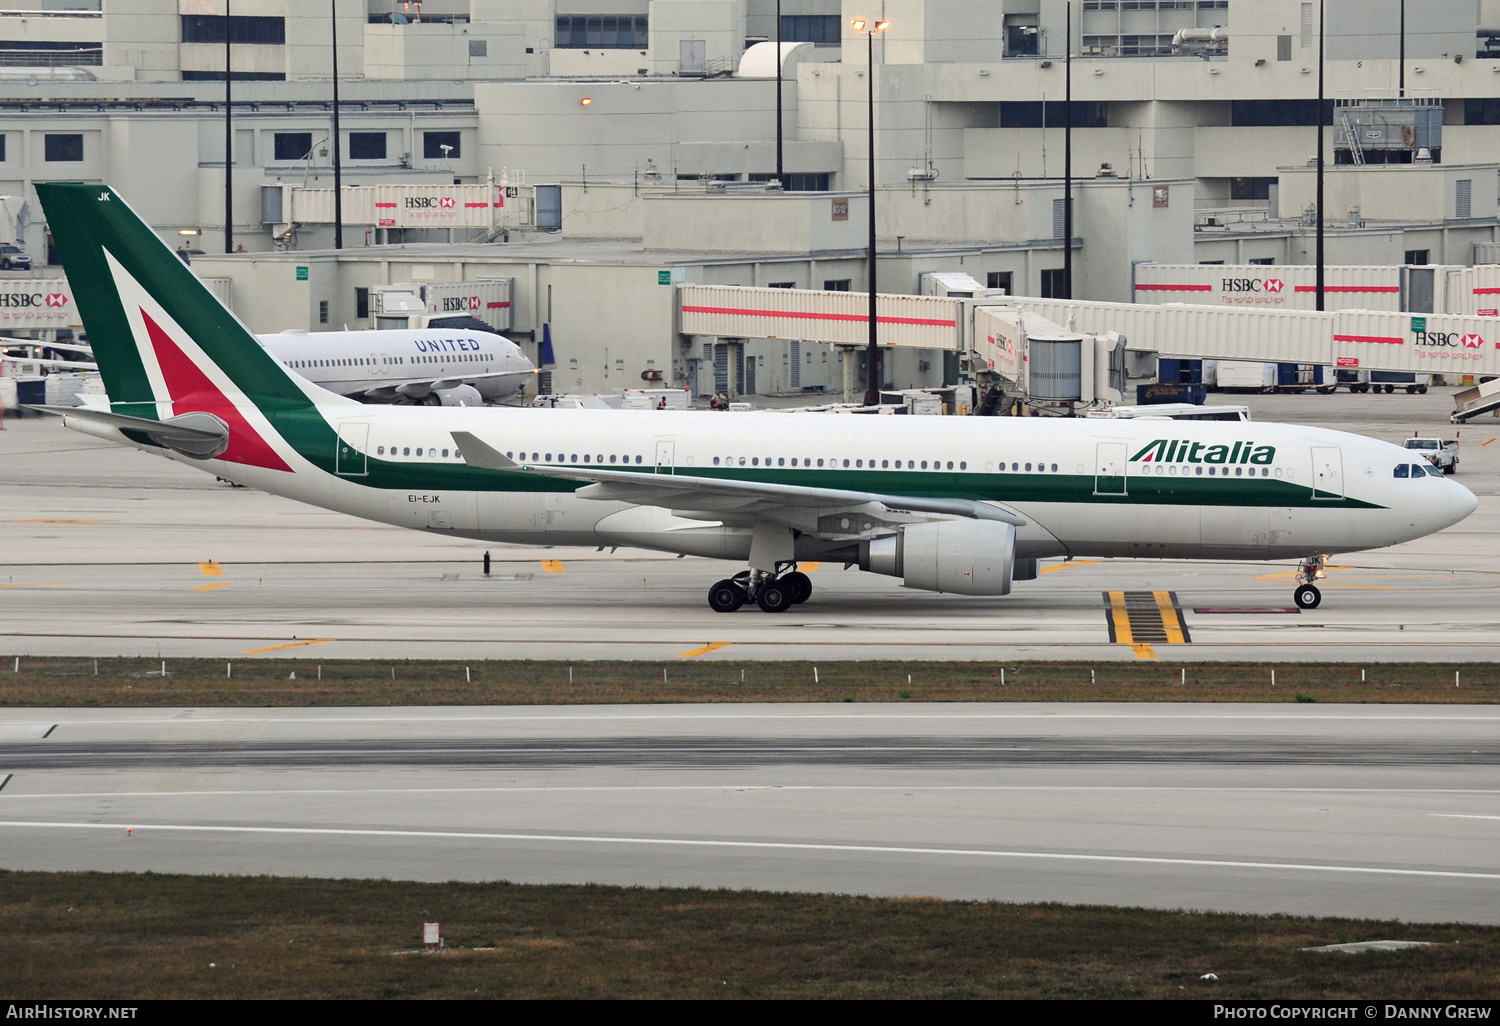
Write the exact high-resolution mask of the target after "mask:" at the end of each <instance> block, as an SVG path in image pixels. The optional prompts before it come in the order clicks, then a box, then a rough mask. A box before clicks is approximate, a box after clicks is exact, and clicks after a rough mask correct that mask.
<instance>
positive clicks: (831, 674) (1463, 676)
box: [0, 657, 1500, 708]
mask: <svg viewBox="0 0 1500 1026" xmlns="http://www.w3.org/2000/svg"><path fill="white" fill-rule="evenodd" d="M14 665H15V664H14V662H13V661H11V660H6V661H5V662H4V663H3V664H0V706H12V707H16V706H29V707H65V706H66V707H117V708H135V707H161V706H297V707H306V706H320V705H327V706H340V705H578V704H590V703H641V702H1308V701H1314V702H1354V703H1366V702H1427V703H1494V702H1497V701H1500V664H1496V663H1465V664H1457V663H1452V664H1450V663H1373V664H1371V665H1370V666H1368V667H1363V668H1362V667H1359V666H1354V665H1349V664H1337V663H1301V664H1296V663H1286V664H1280V665H1276V664H1265V663H1173V662H1171V661H1170V660H1169V659H1160V660H1153V661H1139V662H1107V663H1088V662H1034V663H1020V664H1017V663H1008V664H1002V663H993V664H991V663H948V662H945V663H903V662H837V663H826V664H819V665H818V666H817V667H816V668H815V667H814V666H813V664H811V663H801V662H766V663H748V662H747V663H740V662H728V661H718V662H702V661H688V660H679V661H677V662H672V663H665V664H663V663H647V662H575V663H571V664H570V663H566V662H543V661H533V660H514V661H490V662H479V661H476V662H470V663H467V664H466V663H463V662H459V661H437V660H411V661H397V662H386V661H362V660H339V661H329V662H323V663H319V662H318V661H317V659H316V658H315V657H305V658H301V659H258V660H253V661H252V660H246V661H244V662H235V663H233V665H232V667H230V668H229V669H230V670H231V672H232V673H233V676H232V677H230V678H226V676H225V672H226V664H225V663H224V662H221V661H215V660H205V659H181V660H179V659H170V660H167V671H168V672H167V674H166V676H163V675H162V673H161V666H160V664H158V663H156V662H153V661H151V660H148V659H101V660H98V662H97V667H98V673H97V675H96V674H95V672H94V670H95V665H96V664H95V661H94V660H92V659H77V658H31V657H22V659H21V662H20V671H19V672H16V671H14V670H13V667H14ZM1184 669H1185V670H1186V683H1184V682H1183V680H1184V679H1183V671H1184ZM1272 670H1274V671H1275V673H1276V684H1275V686H1274V687H1273V686H1272V684H1271V672H1272ZM466 671H467V677H468V679H467V680H466V679H465V676H466ZM1455 672H1458V673H1459V674H1460V686H1458V687H1455V686H1454V673H1455ZM293 674H295V675H296V677H295V679H293V677H292V675H293ZM664 674H665V677H664V676H663V675H664ZM320 675H321V680H320V679H319V676H320ZM570 675H571V680H570V679H569V678H570ZM1362 675H1363V678H1364V679H1363V680H1361V676H1362ZM908 676H909V677H910V683H908ZM815 677H816V680H815V679H814V678H815Z"/></svg>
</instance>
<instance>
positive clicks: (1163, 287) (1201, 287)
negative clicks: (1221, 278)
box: [1135, 285, 1214, 292]
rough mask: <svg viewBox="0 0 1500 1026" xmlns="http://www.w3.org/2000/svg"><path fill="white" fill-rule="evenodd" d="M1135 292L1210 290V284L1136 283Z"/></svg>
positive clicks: (1211, 289)
mask: <svg viewBox="0 0 1500 1026" xmlns="http://www.w3.org/2000/svg"><path fill="white" fill-rule="evenodd" d="M1135 290H1136V291H1137V292H1212V291H1213V290H1214V287H1213V286H1212V285H1137V286H1136V287H1135Z"/></svg>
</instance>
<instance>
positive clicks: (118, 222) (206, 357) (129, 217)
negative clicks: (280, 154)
mask: <svg viewBox="0 0 1500 1026" xmlns="http://www.w3.org/2000/svg"><path fill="white" fill-rule="evenodd" d="M36 191H37V195H38V196H39V197H40V198H41V202H42V208H43V210H44V211H45V212H46V215H47V224H48V227H49V228H50V229H51V233H52V237H53V239H54V240H55V242H56V244H57V250H58V255H59V257H60V258H61V260H62V264H63V269H64V271H65V272H66V273H67V276H68V282H69V284H70V285H71V286H72V288H73V296H74V298H75V300H76V301H77V303H78V309H79V313H80V314H81V315H82V317H83V323H84V327H85V329H86V330H87V331H88V335H89V341H90V343H91V344H92V346H93V349H94V355H95V358H96V359H97V361H98V364H99V373H100V375H101V376H102V377H103V379H104V387H105V390H106V391H107V392H108V394H109V398H110V413H109V414H104V415H102V416H104V417H106V418H108V423H110V424H111V425H112V426H113V427H115V428H118V429H120V430H123V431H127V432H130V431H134V432H137V433H138V434H139V435H143V436H145V437H146V438H148V439H150V440H152V441H154V442H156V443H157V444H161V445H166V446H167V447H169V448H172V449H174V450H176V451H178V452H182V453H184V454H186V455H191V456H194V457H196V458H200V459H201V458H217V459H221V460H224V461H227V462H230V463H240V464H244V465H247V466H255V467H263V468H266V469H272V470H282V471H291V469H292V467H291V465H289V464H290V463H292V462H293V461H295V459H296V452H295V450H294V449H293V447H292V444H291V440H290V439H291V436H292V435H293V434H295V433H296V430H295V428H296V425H297V423H298V422H304V423H306V422H308V421H315V422H319V423H321V418H320V417H318V416H317V414H316V411H315V408H314V402H315V398H316V399H317V401H319V402H321V401H324V400H323V398H322V397H321V396H320V394H319V393H318V391H317V390H315V389H312V387H311V386H308V385H307V384H306V383H304V382H301V381H300V380H298V379H296V378H294V377H292V376H291V375H289V374H288V373H287V372H286V370H285V369H284V368H283V367H282V366H281V364H279V363H278V362H277V361H276V360H275V359H274V358H273V357H272V356H271V355H270V354H268V353H267V352H266V351H265V350H264V349H262V348H261V347H260V345H259V344H257V342H256V341H255V339H254V337H253V336H252V335H251V333H250V331H249V330H248V329H247V328H246V327H245V325H244V324H242V323H241V322H240V320H239V318H237V317H235V315H234V314H233V313H231V312H230V311H229V310H228V309H226V308H225V307H224V305H223V304H222V303H220V302H219V301H218V298H217V297H215V296H214V295H213V294H212V293H211V292H209V291H208V289H207V288H205V287H204V285H203V283H202V282H200V281H199V280H198V278H197V276H195V275H194V274H193V273H192V271H190V270H189V269H188V268H187V266H186V265H185V264H184V263H183V262H182V261H181V260H180V259H179V258H178V257H177V255H176V254H175V253H173V252H172V251H171V249H169V248H168V247H167V245H166V244H165V243H163V242H162V241H161V240H160V239H159V238H157V236H156V234H155V233H154V232H152V230H151V229H150V228H149V227H148V226H147V225H146V224H145V222H144V221H142V220H141V218H140V217H139V216H137V215H136V213H135V211H133V210H131V209H130V207H129V205H128V204H126V203H125V201H124V200H122V199H121V198H120V197H119V195H118V194H116V193H115V192H114V190H112V189H110V188H109V187H108V186H103V185H72V184H68V185H61V184H42V183H39V184H38V185H37V186H36ZM328 398H330V399H332V397H328ZM333 401H334V402H338V400H336V399H333ZM323 427H324V428H325V429H326V425H323ZM330 451H331V447H330Z"/></svg>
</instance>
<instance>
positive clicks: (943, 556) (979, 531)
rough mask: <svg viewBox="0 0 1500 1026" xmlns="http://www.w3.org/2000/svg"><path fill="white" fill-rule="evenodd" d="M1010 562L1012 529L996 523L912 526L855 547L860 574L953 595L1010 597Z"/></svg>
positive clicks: (1013, 559)
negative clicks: (897, 578) (899, 579)
mask: <svg viewBox="0 0 1500 1026" xmlns="http://www.w3.org/2000/svg"><path fill="white" fill-rule="evenodd" d="M1015 564H1016V529H1015V527H1013V526H1012V525H1010V524H1004V523H1001V522H999V521H997V520H944V521H940V522H938V523H934V524H911V525H909V526H907V527H903V528H901V529H900V530H899V531H898V532H897V533H896V535H895V536H894V537H890V538H876V539H874V540H873V541H868V542H861V543H860V546H859V568H860V569H861V570H868V571H870V572H871V573H877V574H885V575H886V576H888V577H900V578H901V579H902V583H903V584H905V585H906V586H907V587H908V588H921V589H923V590H925V591H946V592H952V593H953V594H956V595H1009V594H1010V582H1011V580H1012V578H1013V574H1014V571H1015Z"/></svg>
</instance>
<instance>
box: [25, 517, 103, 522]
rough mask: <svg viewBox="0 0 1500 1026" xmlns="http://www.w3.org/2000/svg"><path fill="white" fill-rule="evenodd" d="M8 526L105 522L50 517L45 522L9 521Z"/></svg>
mask: <svg viewBox="0 0 1500 1026" xmlns="http://www.w3.org/2000/svg"><path fill="white" fill-rule="evenodd" d="M6 523H7V524H102V523H104V521H103V520H58V519H56V518H53V517H48V518H46V519H44V520H7V521H6Z"/></svg>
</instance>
